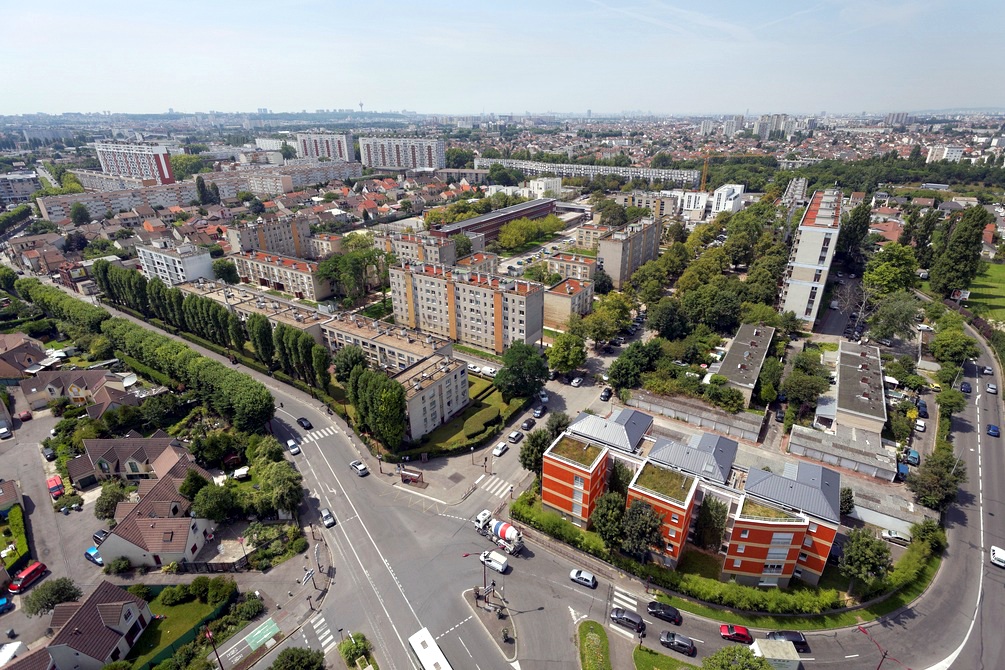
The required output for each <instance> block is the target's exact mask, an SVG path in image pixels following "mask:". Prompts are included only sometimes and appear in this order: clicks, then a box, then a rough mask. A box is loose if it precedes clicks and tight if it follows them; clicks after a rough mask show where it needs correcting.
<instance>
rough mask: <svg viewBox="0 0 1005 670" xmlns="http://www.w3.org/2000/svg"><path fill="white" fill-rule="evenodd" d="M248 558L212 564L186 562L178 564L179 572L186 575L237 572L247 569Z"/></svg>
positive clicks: (207, 562) (242, 557) (243, 557)
mask: <svg viewBox="0 0 1005 670" xmlns="http://www.w3.org/2000/svg"><path fill="white" fill-rule="evenodd" d="M247 565H248V557H247V556H241V557H240V558H239V559H237V560H236V561H233V562H226V563H225V562H210V561H201V562H193V561H186V562H184V563H179V564H178V572H186V573H209V572H237V571H238V570H240V569H242V568H245V567H247Z"/></svg>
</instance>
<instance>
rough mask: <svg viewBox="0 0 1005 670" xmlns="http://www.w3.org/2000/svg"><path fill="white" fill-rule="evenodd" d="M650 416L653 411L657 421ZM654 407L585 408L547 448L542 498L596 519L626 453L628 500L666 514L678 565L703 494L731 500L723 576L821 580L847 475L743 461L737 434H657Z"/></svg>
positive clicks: (665, 551) (670, 551) (581, 520)
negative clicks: (611, 411)
mask: <svg viewBox="0 0 1005 670" xmlns="http://www.w3.org/2000/svg"><path fill="white" fill-rule="evenodd" d="M647 420H648V421H647ZM651 426H652V417H649V416H648V415H646V414H644V413H642V412H638V411H636V410H627V409H625V410H621V411H620V412H619V413H618V415H612V416H611V417H609V418H606V419H605V418H603V417H597V416H593V415H588V414H582V415H580V416H579V417H578V418H577V419H576V421H574V422H573V423H572V425H571V426H569V429H568V431H566V432H565V433H564V434H563V435H561V436H560V437H559V438H558V439H557V440H555V442H554V443H553V444H552V446H551V447H550V448H549V449H548V450H547V451H546V452H545V454H544V463H543V475H542V478H543V486H542V502H543V503H544V505H545V506H546V507H548V508H550V509H553V510H556V511H558V512H561V513H562V514H564V515H565V516H566V518H568V519H569V520H570V521H572V522H573V523H575V524H576V525H577V526H580V527H583V528H586V527H588V526H589V517H590V514H592V512H593V509H594V508H595V506H596V501H597V499H598V498H599V497H600V496H601V495H603V494H604V493H605V492H606V491H607V486H606V483H607V473H608V470H609V469H611V467H612V466H613V462H612V461H613V459H614V458H618V459H620V460H621V461H622V462H624V463H626V464H627V465H629V467H632V468H633V469H634V470H635V476H634V477H633V478H632V481H631V484H630V485H629V487H628V499H627V501H626V505H631V504H632V502H633V501H635V500H642V501H644V502H646V503H647V504H649V505H650V506H651V507H652V508H653V510H654V511H655V512H656V514H657V515H659V516H660V517H661V518H662V519H663V526H662V535H663V538H662V539H663V546H661V547H658V548H655V547H654V549H658V551H659V554H660V556H659V558H660V560H661V561H662V562H663V564H664V565H666V566H667V567H670V568H675V567H676V565H677V562H678V561H679V560H680V557H681V553H682V551H683V549H684V544H685V542H686V541H687V540H688V539H690V538H691V537H692V535H691V534H692V532H693V525H694V522H695V521H696V519H697V517H698V511H699V510H700V509H701V505H702V503H703V502H704V501H705V500H707V499H708V498H709V497H713V498H715V499H717V500H720V501H721V502H723V503H724V504H726V506H727V509H728V517H727V524H726V530H725V532H724V533H723V538H722V543H721V545H720V547H719V553H720V555H721V556H723V560H724V564H723V568H722V573H721V575H720V578H721V579H722V580H723V581H728V580H731V579H732V580H736V582H737V583H740V584H749V585H759V586H783V587H784V586H787V585H788V584H789V582H790V580H791V579H792V578H797V579H800V580H802V581H804V582H806V583H809V584H816V583H817V582H818V581H819V579H820V575H821V574H822V573H823V570H824V567H825V566H826V563H827V557H828V556H829V555H830V551H831V547H832V546H833V544H834V539H835V537H836V535H837V531H838V526H839V525H840V513H839V509H840V491H841V481H840V475H839V474H838V473H837V472H835V471H834V470H830V469H828V468H825V467H822V466H820V465H817V464H813V463H805V462H800V463H792V464H786V465H785V466H784V469H783V470H782V472H781V473H780V474H776V473H772V472H768V471H766V470H760V469H757V468H752V469H749V470H746V469H741V468H736V467H734V465H733V462H734V460H735V459H736V452H737V447H738V445H737V443H736V442H735V441H734V440H731V439H728V438H726V437H722V436H719V435H713V434H711V433H704V434H699V435H694V436H692V437H691V438H690V439H689V440H688V441H686V442H678V441H674V440H667V439H664V438H655V439H654V438H652V437H648V436H647V433H648V432H649V431H650V430H651Z"/></svg>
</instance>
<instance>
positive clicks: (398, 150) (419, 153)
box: [359, 137, 447, 170]
mask: <svg viewBox="0 0 1005 670" xmlns="http://www.w3.org/2000/svg"><path fill="white" fill-rule="evenodd" d="M446 146H447V145H446V143H445V142H444V141H443V140H427V139H423V138H421V137H361V138H359V151H360V158H361V159H362V162H363V166H364V167H375V168H393V169H406V170H407V169H415V168H428V169H431V170H438V169H440V168H444V167H446V166H447V148H446Z"/></svg>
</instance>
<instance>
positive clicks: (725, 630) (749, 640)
mask: <svg viewBox="0 0 1005 670" xmlns="http://www.w3.org/2000/svg"><path fill="white" fill-rule="evenodd" d="M719 635H721V636H722V639H724V640H732V641H733V642H742V643H743V644H753V643H754V638H753V637H751V635H750V631H749V630H747V629H746V628H744V627H743V626H730V625H728V624H722V625H721V626H719Z"/></svg>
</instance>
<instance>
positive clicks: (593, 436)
mask: <svg viewBox="0 0 1005 670" xmlns="http://www.w3.org/2000/svg"><path fill="white" fill-rule="evenodd" d="M652 425H653V418H652V417H651V416H649V415H648V414H645V413H643V412H640V411H638V410H634V409H628V408H622V409H617V410H615V411H614V412H612V413H611V416H610V417H609V418H604V417H602V416H597V415H595V414H587V413H586V412H583V413H582V414H580V415H579V416H578V417H576V420H575V421H573V422H572V425H571V426H569V431H570V432H572V433H574V434H576V435H579V436H581V437H585V438H587V439H589V440H593V441H594V442H599V443H601V444H606V445H607V446H609V447H614V448H615V449H621V450H622V451H627V452H631V453H634V452H635V451H637V450H638V448H639V443H640V442H642V438H643V436H644V435H645V434H646V433H647V432H648V431H649V429H650V428H651V427H652Z"/></svg>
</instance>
